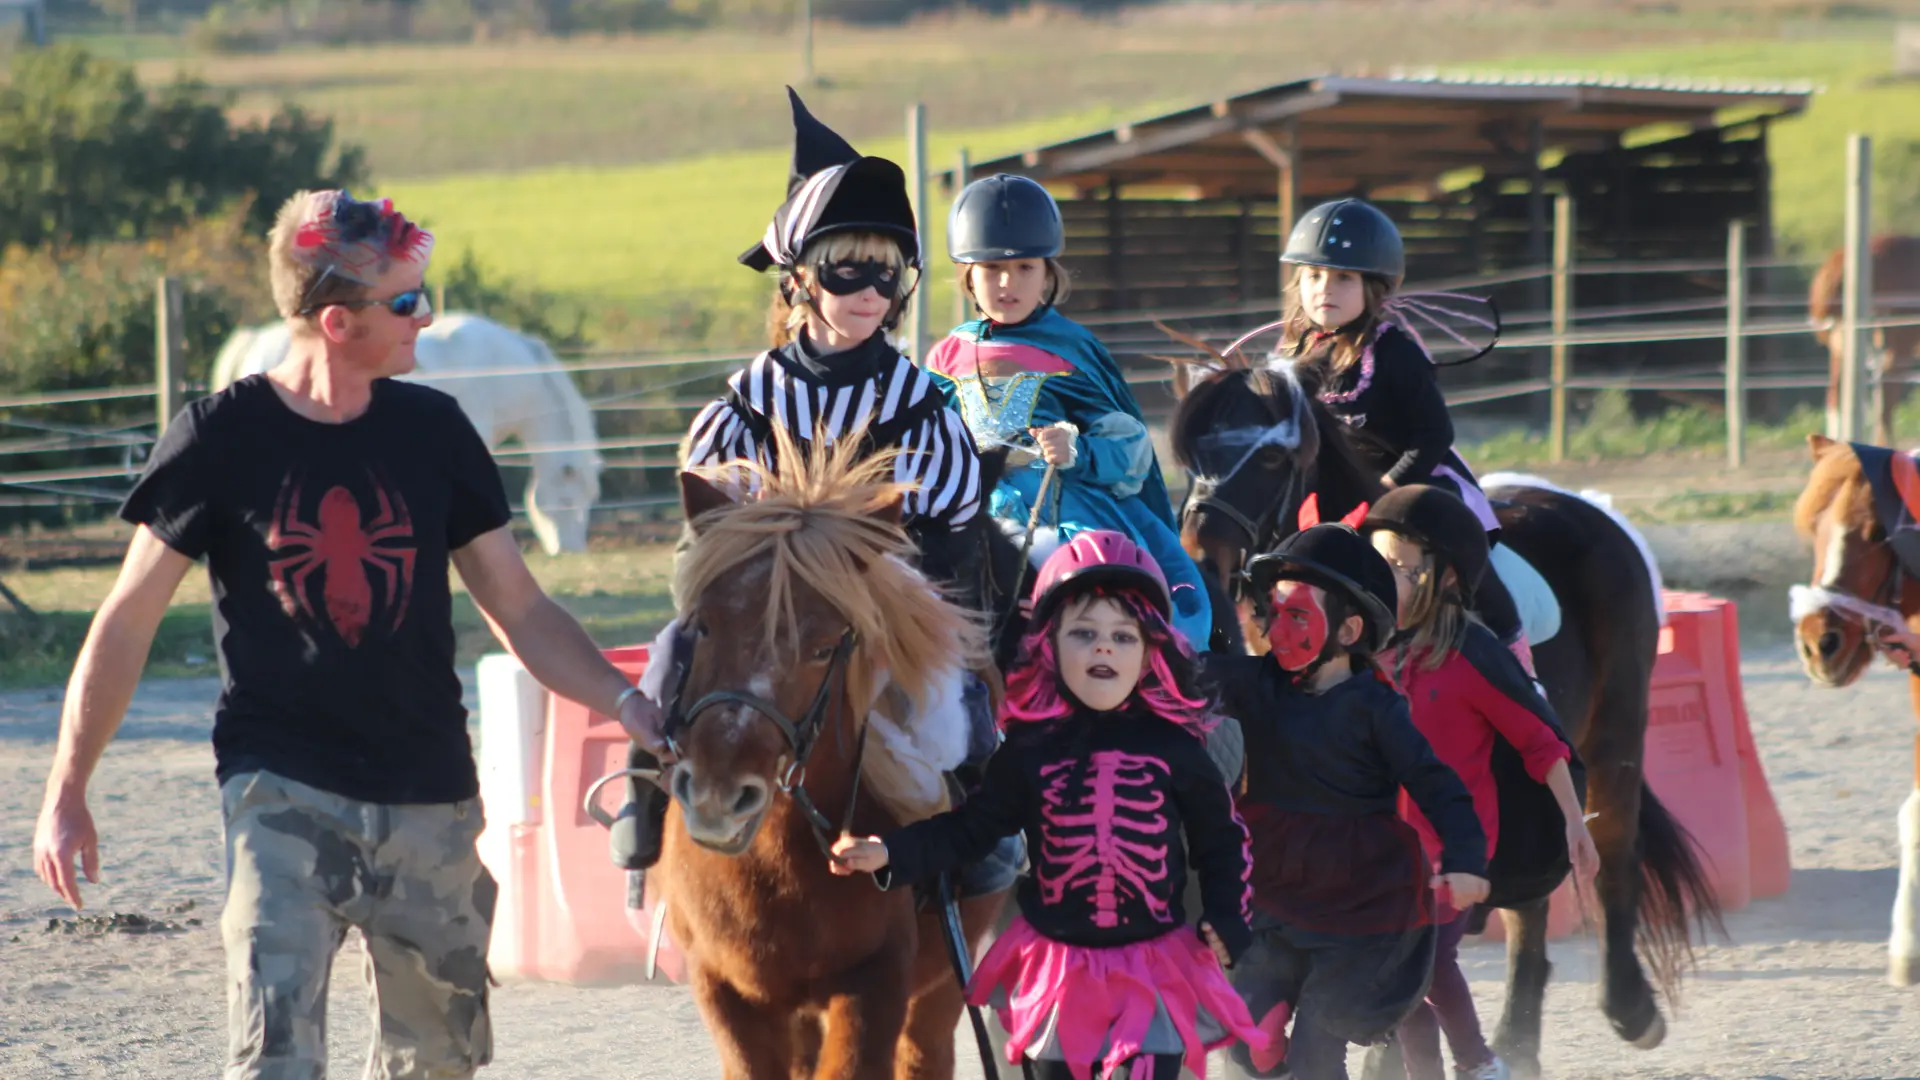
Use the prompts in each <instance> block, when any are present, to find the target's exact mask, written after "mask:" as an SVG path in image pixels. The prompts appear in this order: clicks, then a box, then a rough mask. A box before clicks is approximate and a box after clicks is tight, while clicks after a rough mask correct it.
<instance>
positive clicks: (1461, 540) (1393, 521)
mask: <svg viewBox="0 0 1920 1080" xmlns="http://www.w3.org/2000/svg"><path fill="white" fill-rule="evenodd" d="M1381 529H1385V530H1386V531H1388V532H1395V533H1399V534H1400V535H1402V536H1405V537H1407V538H1409V539H1411V540H1416V541H1418V542H1419V543H1420V545H1421V546H1422V547H1425V548H1426V549H1427V550H1429V551H1431V552H1432V553H1433V555H1434V561H1435V562H1436V563H1438V564H1439V565H1442V566H1451V567H1453V572H1454V574H1455V575H1456V576H1457V577H1459V579H1460V588H1461V592H1462V593H1463V594H1464V595H1467V596H1471V595H1473V591H1474V590H1475V589H1477V588H1479V587H1480V579H1481V578H1483V577H1485V576H1486V573H1487V560H1488V546H1487V527H1486V526H1485V525H1483V524H1481V523H1480V519H1479V518H1478V517H1475V516H1474V513H1473V511H1472V510H1471V509H1469V508H1468V506H1467V504H1466V503H1464V502H1462V501H1460V497H1459V496H1457V495H1455V494H1454V493H1453V492H1451V491H1448V490H1447V489H1445V488H1440V487H1432V486H1430V485H1427V484H1409V485H1407V486H1406V487H1399V488H1394V489H1393V490H1392V491H1389V492H1387V493H1386V494H1385V495H1382V496H1381V497H1380V499H1379V501H1377V502H1375V503H1374V504H1373V508H1372V509H1371V510H1368V511H1367V520H1366V521H1364V522H1362V523H1361V524H1360V530H1361V531H1362V532H1364V533H1369V534H1371V533H1373V532H1376V531H1378V530H1381Z"/></svg>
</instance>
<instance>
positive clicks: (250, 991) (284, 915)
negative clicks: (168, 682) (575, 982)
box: [220, 772, 495, 1080]
mask: <svg viewBox="0 0 1920 1080" xmlns="http://www.w3.org/2000/svg"><path fill="white" fill-rule="evenodd" d="M220 801H221V811H222V814H223V816H224V818H225V820H226V845H227V905H226V911H225V912H224V913H223V914H222V915H221V918H220V929H221V933H222V936H223V937H224V939H225V942H226V952H227V1001H228V1007H229V1012H230V1017H229V1051H228V1056H227V1068H226V1073H225V1080H323V1078H324V1077H325V1076H326V1075H327V1045H326V1008H327V984H328V976H329V974H330V972H331V969H332V966H333V957H334V954H335V953H336V952H337V951H338V950H339V948H340V945H341V944H342V942H344V941H345V940H346V934H347V929H348V927H358V928H359V930H360V933H361V936H362V937H363V938H364V939H365V942H366V955H367V962H366V971H365V977H366V981H367V987H368V992H369V997H370V1006H371V1008H372V1011H373V1021H374V1024H373V1027H374V1035H373V1046H372V1050H371V1054H370V1057H369V1060H368V1062H367V1070H366V1076H367V1078H368V1080H458V1078H465V1077H471V1076H472V1075H473V1073H474V1070H475V1069H477V1068H479V1067H480V1066H482V1065H485V1064H487V1063H488V1061H490V1060H491V1058H492V1055H493V1036H492V1029H491V1027H490V1024H489V1021H488V1015H487V978H488V972H487V938H488V933H489V930H490V928H491V924H492V921H493V905H494V897H495V885H494V881H493V878H492V876H491V875H489V874H488V873H487V870H486V868H485V867H484V866H482V865H481V864H480V860H479V857H478V855H476V854H475V851H474V841H475V840H476V839H477V838H478V837H479V835H480V830H481V828H482V825H483V823H484V820H485V818H484V815H483V813H482V812H481V807H480V800H478V799H468V800H466V801H464V802H458V803H450V804H443V805H408V806H388V805H382V804H377V803H368V802H361V801H358V800H355V799H348V798H345V797H343V796H340V795H334V794H331V793H329V792H325V791H321V790H319V789H317V788H312V787H309V786H307V785H305V784H301V783H296V782H295V781H292V780H288V779H286V778H285V777H281V776H277V775H275V774H273V773H269V772H252V773H243V774H240V775H237V776H234V777H231V778H230V779H228V780H227V782H226V783H224V784H222V785H221V788H220Z"/></svg>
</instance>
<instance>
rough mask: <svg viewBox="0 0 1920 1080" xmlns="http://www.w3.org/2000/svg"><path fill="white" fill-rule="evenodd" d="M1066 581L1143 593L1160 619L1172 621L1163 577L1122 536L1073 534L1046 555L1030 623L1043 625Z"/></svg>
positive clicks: (1157, 566)
mask: <svg viewBox="0 0 1920 1080" xmlns="http://www.w3.org/2000/svg"><path fill="white" fill-rule="evenodd" d="M1068 582H1079V583H1081V584H1093V585H1110V586H1114V587H1118V588H1133V589H1138V590H1140V591H1141V592H1143V593H1145V594H1146V596H1147V599H1148V601H1149V602H1151V603H1152V604H1153V606H1154V610H1156V611H1158V612H1159V613H1160V617H1161V618H1163V619H1170V618H1172V617H1173V616H1172V611H1173V600H1172V594H1171V593H1170V592H1169V590H1168V589H1167V577H1166V575H1165V574H1163V573H1161V572H1160V564H1159V563H1156V562H1154V561H1153V556H1151V555H1148V554H1147V553H1146V552H1144V551H1141V550H1140V546H1139V545H1138V544H1135V543H1134V542H1133V541H1132V540H1131V539H1129V538H1128V537H1127V536H1126V535H1125V534H1124V533H1117V532H1113V531H1111V530H1108V529H1091V530H1088V531H1087V532H1083V533H1080V534H1078V535H1076V536H1075V537H1074V538H1073V539H1072V540H1071V541H1069V542H1067V543H1065V544H1062V545H1061V546H1060V549H1059V550H1058V551H1055V552H1054V553H1053V554H1052V555H1050V556H1048V558H1047V561H1046V563H1045V564H1044V565H1042V566H1041V567H1040V576H1039V578H1038V579H1036V580H1035V581H1034V583H1033V623H1032V625H1034V626H1036V627H1037V626H1044V625H1045V624H1046V622H1047V620H1048V619H1049V618H1051V617H1052V615H1053V608H1054V607H1055V605H1057V604H1058V603H1059V600H1060V598H1061V596H1062V595H1063V594H1062V592H1061V591H1060V587H1061V586H1062V585H1065V584H1067V583H1068Z"/></svg>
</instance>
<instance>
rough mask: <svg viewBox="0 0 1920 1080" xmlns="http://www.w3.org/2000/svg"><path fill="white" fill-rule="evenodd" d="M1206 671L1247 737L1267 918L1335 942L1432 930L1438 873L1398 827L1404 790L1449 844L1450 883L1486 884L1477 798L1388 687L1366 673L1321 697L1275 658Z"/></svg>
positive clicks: (1257, 875)
mask: <svg viewBox="0 0 1920 1080" xmlns="http://www.w3.org/2000/svg"><path fill="white" fill-rule="evenodd" d="M1203 663H1204V665H1205V670H1206V674H1207V676H1208V677H1209V678H1210V679H1211V680H1212V681H1213V682H1214V684H1215V685H1216V686H1218V687H1219V689H1220V695H1221V703H1222V708H1223V711H1225V712H1226V713H1227V714H1228V715H1230V716H1233V717H1235V718H1237V719H1238V720H1239V721H1240V725H1241V730H1242V732H1243V733H1244V734H1245V737H1246V746H1247V752H1246V761H1247V764H1246V772H1245V777H1244V781H1243V786H1242V788H1241V791H1240V799H1239V803H1240V811H1241V813H1242V815H1243V816H1244V817H1245V819H1246V822H1247V828H1248V830H1249V832H1250V833H1251V844H1252V849H1253V867H1254V873H1253V878H1252V884H1253V891H1254V903H1255V904H1256V905H1258V906H1259V907H1260V908H1261V909H1262V910H1265V911H1268V912H1270V913H1272V914H1274V915H1276V916H1278V917H1280V918H1282V919H1283V920H1285V921H1289V922H1293V923H1297V924H1299V925H1303V926H1306V927H1307V928H1309V929H1322V930H1327V931H1329V932H1336V933H1377V932H1386V931H1390V930H1400V929H1404V928H1406V927H1408V926H1417V925H1423V924H1424V922H1425V920H1426V919H1427V918H1428V915H1429V912H1430V910H1431V905H1430V903H1429V892H1428V888H1427V886H1428V879H1429V877H1430V876H1431V871H1430V870H1429V865H1430V864H1429V863H1428V862H1427V859H1426V856H1425V855H1424V854H1423V852H1422V850H1421V845H1420V839H1419V837H1418V836H1417V835H1416V834H1415V832H1414V830H1413V829H1412V828H1411V827H1410V826H1408V825H1407V823H1406V822H1405V821H1403V820H1401V818H1400V815H1399V812H1398V807H1399V794H1400V791H1401V789H1402V788H1405V790H1406V791H1407V793H1408V794H1409V795H1411V796H1412V797H1413V801H1414V803H1415V804H1416V805H1418V806H1419V807H1420V810H1421V812H1422V813H1423V814H1425V815H1426V817H1427V820H1428V821H1430V822H1432V823H1433V826H1434V829H1435V831H1436V832H1437V833H1438V834H1439V836H1440V841H1441V845H1442V855H1441V872H1443V873H1468V874H1477V875H1484V874H1485V873H1486V866H1487V858H1486V846H1487V845H1486V834H1485V833H1484V832H1483V831H1482V830H1481V827H1480V819H1479V817H1478V815H1477V814H1476V813H1475V812H1474V808H1473V797H1472V795H1470V794H1469V793H1468V791H1467V788H1466V785H1465V784H1463V783H1461V781H1460V778H1459V776H1457V775H1455V773H1454V772H1453V770H1452V769H1449V768H1448V767H1447V766H1446V765H1445V764H1444V763H1442V762H1441V761H1440V759H1439V758H1438V757H1436V756H1435V755H1434V752H1433V747H1432V746H1431V745H1430V744H1429V743H1428V742H1427V739H1426V737H1425V736H1424V735H1422V734H1420V730H1419V729H1418V728H1416V727H1414V725H1413V717H1412V714H1411V712H1410V711H1409V710H1408V708H1407V701H1406V699H1405V698H1403V697H1401V696H1400V694H1399V692H1398V691H1396V690H1395V689H1394V688H1393V686H1392V685H1391V684H1389V683H1387V682H1386V681H1385V680H1383V679H1381V678H1380V677H1378V676H1377V675H1375V674H1373V673H1371V672H1365V673H1361V674H1357V675H1355V676H1354V677H1352V678H1349V679H1347V680H1346V681H1345V682H1342V683H1340V684H1338V685H1336V686H1333V687H1331V688H1329V689H1328V690H1327V691H1326V692H1324V693H1320V694H1313V693H1309V692H1307V691H1306V690H1304V689H1302V688H1301V687H1299V686H1297V685H1296V684H1295V683H1294V681H1293V678H1292V676H1291V675H1289V674H1288V673H1287V672H1286V671H1284V670H1283V669H1282V668H1281V667H1280V665H1279V664H1277V663H1275V662H1274V661H1273V660H1272V659H1271V658H1268V657H1248V656H1223V655H1221V654H1218V653H1208V654H1205V656H1204V658H1203Z"/></svg>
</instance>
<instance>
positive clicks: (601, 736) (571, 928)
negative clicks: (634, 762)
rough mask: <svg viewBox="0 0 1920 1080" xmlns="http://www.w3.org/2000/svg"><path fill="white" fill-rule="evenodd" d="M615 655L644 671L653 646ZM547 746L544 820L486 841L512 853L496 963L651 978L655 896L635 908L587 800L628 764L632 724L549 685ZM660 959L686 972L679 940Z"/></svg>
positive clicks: (500, 869) (530, 972) (533, 973)
mask: <svg viewBox="0 0 1920 1080" xmlns="http://www.w3.org/2000/svg"><path fill="white" fill-rule="evenodd" d="M606 656H607V658H608V659H609V660H611V661H613V664H614V666H615V667H617V668H619V669H620V670H621V671H622V672H623V673H625V674H626V675H627V676H628V677H629V678H632V679H634V680H635V681H638V679H639V677H640V675H641V674H642V673H643V672H644V671H645V670H646V666H647V649H646V647H645V646H634V647H630V648H621V649H610V650H608V651H607V653H606ZM484 707H485V705H484V703H483V708H484ZM542 748H543V753H542V761H541V762H540V768H539V773H540V776H541V786H540V797H539V806H538V812H537V814H536V815H535V820H532V821H527V822H522V823H517V824H509V825H505V826H504V828H505V829H506V830H507V836H506V840H505V843H504V844H503V843H501V842H500V841H499V840H498V839H491V842H489V843H486V844H483V848H484V849H485V850H487V851H488V852H490V853H491V858H492V859H493V861H496V862H502V863H503V865H500V866H492V867H491V868H492V869H493V871H494V876H495V877H496V878H498V879H499V881H500V890H501V902H500V908H499V911H498V913H497V914H496V918H495V921H494V932H493V941H492V948H491V954H492V955H491V958H490V960H491V963H492V966H493V969H494V972H495V974H497V975H499V976H500V977H502V978H508V977H520V978H531V979H544V980H548V981H553V982H566V983H576V984H583V985H618V984H625V983H634V982H643V981H645V980H646V963H647V953H648V941H649V940H650V934H651V932H652V925H653V920H654V909H653V905H652V904H651V903H649V904H648V906H647V908H645V909H643V910H641V911H629V910H628V908H627V903H626V898H627V880H626V872H625V871H623V870H621V869H620V868H618V867H616V866H614V865H613V863H612V861H611V860H610V859H609V858H608V856H607V832H606V830H605V829H603V828H601V827H600V826H599V825H598V824H596V823H595V822H594V820H593V819H592V818H590V817H588V816H587V813H586V811H585V809H584V807H583V803H584V799H585V796H586V791H587V788H588V787H590V786H592V784H593V782H594V781H595V780H597V779H599V778H600V777H602V776H605V775H607V774H608V773H612V772H617V771H619V770H621V769H624V768H626V767H627V736H626V733H625V732H624V731H623V730H621V728H620V725H619V723H618V722H617V721H615V720H614V719H613V718H611V717H608V716H602V715H600V714H599V713H595V712H592V711H590V710H588V709H587V708H585V707H584V706H581V705H579V704H576V703H574V702H571V701H567V700H564V699H562V698H559V697H554V696H551V695H549V696H548V707H547V715H546V737H545V739H544V741H543V743H542ZM484 750H485V748H484V745H483V753H484ZM624 791H625V785H624V783H622V782H620V781H615V782H614V783H612V784H609V785H607V787H606V788H603V789H602V790H601V792H600V799H601V801H602V803H603V804H607V805H612V804H614V803H617V802H618V800H619V799H620V798H621V796H622V794H623V793H624ZM490 831H491V828H490ZM490 865H491V864H490ZM657 963H658V966H659V969H660V971H661V972H662V973H663V974H665V975H667V976H668V977H669V978H674V979H678V978H679V975H680V972H681V971H682V964H681V959H680V956H679V954H678V953H677V952H676V951H675V950H674V949H673V948H672V946H671V944H670V943H668V942H663V943H662V947H661V950H660V955H659V956H658V958H657Z"/></svg>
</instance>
